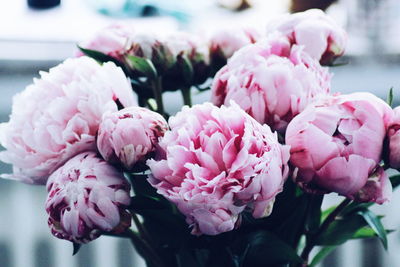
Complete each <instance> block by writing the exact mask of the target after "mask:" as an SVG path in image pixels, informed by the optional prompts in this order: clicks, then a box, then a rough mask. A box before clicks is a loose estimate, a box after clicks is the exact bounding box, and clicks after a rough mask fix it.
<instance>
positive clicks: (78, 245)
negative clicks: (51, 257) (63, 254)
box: [72, 242, 82, 256]
mask: <svg viewBox="0 0 400 267" xmlns="http://www.w3.org/2000/svg"><path fill="white" fill-rule="evenodd" d="M72 246H73V251H72V256H75V254H76V253H78V251H79V250H80V249H81V246H82V245H81V244H78V243H75V242H72Z"/></svg>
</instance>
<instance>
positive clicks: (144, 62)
mask: <svg viewBox="0 0 400 267" xmlns="http://www.w3.org/2000/svg"><path fill="white" fill-rule="evenodd" d="M127 59H128V63H129V64H130V66H131V67H132V68H133V69H134V70H136V71H138V72H139V73H141V74H142V75H144V76H145V77H147V78H149V79H151V80H154V79H156V78H157V76H158V74H157V70H156V68H155V67H154V65H153V63H152V62H151V60H149V59H147V58H143V57H137V56H132V55H127Z"/></svg>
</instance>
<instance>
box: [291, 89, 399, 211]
mask: <svg viewBox="0 0 400 267" xmlns="http://www.w3.org/2000/svg"><path fill="white" fill-rule="evenodd" d="M392 116H393V114H392V110H391V108H390V107H389V106H388V105H387V104H386V103H385V102H383V101H382V100H381V99H379V98H377V97H376V96H374V95H372V94H369V93H354V94H350V95H341V96H335V97H331V98H328V99H325V100H324V101H321V102H320V103H318V104H316V105H315V106H313V105H311V106H309V107H308V108H307V109H305V110H304V111H303V112H302V113H300V114H299V115H298V116H297V117H295V118H294V119H293V120H292V121H291V122H290V123H289V125H288V127H287V131H286V144H288V145H290V147H291V148H290V154H291V157H290V161H291V163H292V164H293V165H294V166H295V167H297V175H296V177H295V180H296V182H297V183H298V184H299V185H300V186H302V187H303V188H305V189H306V190H308V191H314V192H330V191H333V192H337V193H339V194H341V195H343V196H346V197H349V198H352V199H356V200H360V201H365V202H367V201H374V202H377V203H379V204H381V203H383V202H384V201H386V200H388V198H389V196H390V194H389V193H390V192H391V190H390V189H387V187H390V182H389V181H388V177H387V175H385V174H384V173H383V171H382V170H380V168H381V167H380V166H379V163H380V162H381V157H382V155H381V154H382V146H383V141H384V139H385V134H386V129H387V125H388V123H389V122H390V121H391V118H392Z"/></svg>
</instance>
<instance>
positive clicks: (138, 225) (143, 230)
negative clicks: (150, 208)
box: [132, 211, 152, 244]
mask: <svg viewBox="0 0 400 267" xmlns="http://www.w3.org/2000/svg"><path fill="white" fill-rule="evenodd" d="M132 219H133V222H134V223H135V226H136V228H137V229H138V231H139V234H140V236H141V237H142V238H144V239H145V240H146V241H147V243H149V244H152V241H151V238H150V235H149V233H148V232H147V230H146V228H145V227H144V225H143V224H142V223H141V222H140V220H139V218H138V216H137V215H136V213H134V212H133V211H132Z"/></svg>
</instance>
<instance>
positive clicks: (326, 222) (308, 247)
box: [298, 198, 351, 267]
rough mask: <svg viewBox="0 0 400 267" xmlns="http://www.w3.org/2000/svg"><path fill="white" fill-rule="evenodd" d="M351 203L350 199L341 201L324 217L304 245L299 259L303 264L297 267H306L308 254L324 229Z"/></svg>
mask: <svg viewBox="0 0 400 267" xmlns="http://www.w3.org/2000/svg"><path fill="white" fill-rule="evenodd" d="M350 202H351V200H350V199H347V198H346V199H345V200H343V201H342V202H341V203H340V204H339V206H337V207H336V209H334V210H333V211H332V212H331V213H330V214H329V215H328V217H326V219H325V220H324V222H323V223H322V224H321V226H320V227H319V229H318V231H317V232H316V233H315V234H314V235H312V236H311V237H310V238H309V239H308V240H307V243H306V246H305V247H304V250H303V252H302V253H301V258H302V259H303V260H304V263H302V264H300V265H298V266H299V267H307V266H308V257H309V255H310V252H311V251H312V249H313V248H314V246H315V243H316V241H317V240H318V237H319V236H320V235H321V234H323V233H324V231H325V230H326V229H328V227H329V225H330V224H331V223H332V222H333V221H334V220H335V219H336V217H337V216H338V215H339V214H340V212H341V211H342V210H343V209H344V208H345V207H346V206H347V205H348V204H349V203H350Z"/></svg>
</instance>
